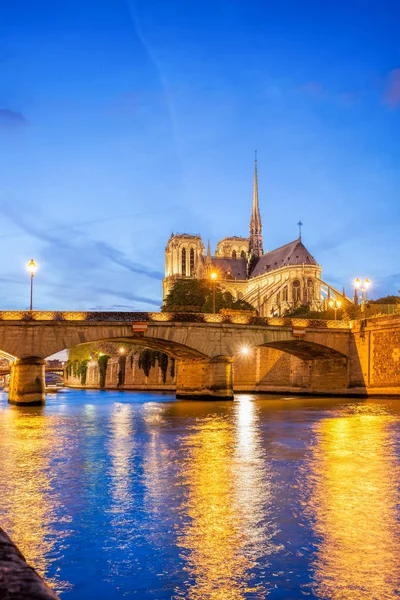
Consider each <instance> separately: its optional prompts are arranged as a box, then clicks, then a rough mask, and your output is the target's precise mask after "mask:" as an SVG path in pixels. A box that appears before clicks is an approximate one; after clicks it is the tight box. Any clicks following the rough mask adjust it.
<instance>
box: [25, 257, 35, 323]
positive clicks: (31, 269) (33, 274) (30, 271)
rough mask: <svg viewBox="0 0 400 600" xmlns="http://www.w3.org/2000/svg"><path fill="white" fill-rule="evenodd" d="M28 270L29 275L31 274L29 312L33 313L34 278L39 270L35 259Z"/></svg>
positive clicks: (29, 264) (31, 261)
mask: <svg viewBox="0 0 400 600" xmlns="http://www.w3.org/2000/svg"><path fill="white" fill-rule="evenodd" d="M27 269H28V271H29V273H30V274H31V302H30V305H29V310H30V311H32V299H33V278H34V276H35V273H36V269H37V265H36V263H35V261H34V260H33V258H31V260H30V262H29V263H28V266H27Z"/></svg>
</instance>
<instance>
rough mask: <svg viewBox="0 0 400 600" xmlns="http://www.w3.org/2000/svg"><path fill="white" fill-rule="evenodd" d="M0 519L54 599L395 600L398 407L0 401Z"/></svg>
mask: <svg viewBox="0 0 400 600" xmlns="http://www.w3.org/2000/svg"><path fill="white" fill-rule="evenodd" d="M0 465H1V474H0V525H1V526H2V527H3V529H5V530H6V531H7V533H9V535H10V536H11V537H12V538H13V540H14V541H15V542H16V543H17V544H18V546H19V547H20V549H21V550H22V552H23V553H24V555H25V556H26V558H27V559H28V561H29V562H31V563H32V564H33V565H34V566H35V567H36V568H37V570H38V571H39V572H40V573H41V574H42V575H43V576H44V577H45V578H46V580H47V581H48V582H49V583H50V585H52V586H53V588H54V589H55V590H56V591H57V592H58V593H59V594H60V595H61V598H63V599H65V600H87V599H91V598H96V599H97V600H103V599H104V600H106V599H107V600H114V599H117V598H118V599H120V598H139V599H142V598H143V599H147V598H149V599H150V598H152V599H156V600H164V599H181V598H184V599H189V600H203V599H204V600H206V599H212V600H240V599H247V598H248V599H262V598H266V597H268V598H271V599H274V598H276V599H292V598H303V597H304V598H327V599H343V600H351V599H360V598H365V599H368V600H371V599H377V600H378V599H379V600H382V599H385V600H387V599H390V598H398V597H399V594H400V591H399V590H400V535H399V532H400V528H399V507H400V503H399V466H400V401H396V400H394V401H390V400H383V399H382V400H368V401H367V400H360V401H353V400H351V401H349V400H344V399H326V398H325V399H322V398H312V399H311V398H302V399H295V398H284V397H282V398H281V397H276V396H272V397H271V396H269V397H268V396H253V395H238V396H237V397H236V399H235V401H234V402H186V401H176V400H175V399H174V397H173V396H171V395H163V394H151V393H135V392H113V391H102V392H100V391H78V390H65V391H62V392H60V393H58V394H54V395H50V396H48V402H47V405H46V406H45V407H44V408H29V409H28V408H25V409H24V408H18V407H11V406H9V405H8V404H7V399H6V397H5V395H4V394H3V396H2V398H1V401H0Z"/></svg>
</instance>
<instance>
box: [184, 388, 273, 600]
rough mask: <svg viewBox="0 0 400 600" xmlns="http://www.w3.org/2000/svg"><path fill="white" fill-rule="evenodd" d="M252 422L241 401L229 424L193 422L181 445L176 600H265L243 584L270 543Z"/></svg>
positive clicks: (264, 482) (263, 590)
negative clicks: (181, 583) (181, 580)
mask: <svg viewBox="0 0 400 600" xmlns="http://www.w3.org/2000/svg"><path fill="white" fill-rule="evenodd" d="M256 422H257V417H256V413H255V407H254V404H253V403H252V402H251V401H249V400H248V399H244V400H243V402H241V403H238V407H237V413H236V415H235V421H233V420H232V419H231V418H227V417H222V416H220V415H215V414H214V415H210V416H208V417H204V418H202V419H198V420H197V422H196V425H195V426H194V427H193V429H192V431H191V432H190V434H189V435H187V436H186V437H185V438H184V440H183V446H184V449H185V459H184V465H182V466H183V469H182V476H181V477H182V481H181V483H182V485H184V486H185V488H186V501H185V504H184V506H183V509H184V519H183V526H182V528H181V530H180V532H179V534H178V545H179V546H180V547H181V548H182V549H183V558H184V560H185V563H186V570H187V573H188V580H187V582H186V586H185V589H183V590H179V592H178V596H179V597H185V598H188V599H193V600H194V599H199V600H200V599H206V598H212V599H216V600H217V599H221V600H239V599H243V598H249V597H252V598H264V597H265V596H266V595H267V585H266V584H260V583H258V584H253V585H252V583H251V582H252V578H253V576H254V568H255V567H256V566H257V559H258V558H259V557H260V556H261V555H263V554H264V553H265V551H266V546H267V544H268V541H269V539H270V537H271V534H268V532H267V530H266V527H267V525H266V521H265V515H266V514H268V508H267V507H268V504H269V493H268V470H267V465H266V463H265V462H264V459H263V455H262V451H261V448H260V443H259V439H258V438H257V427H256ZM271 530H272V528H271ZM258 575H259V578H258V581H260V580H262V579H263V577H264V576H263V575H262V574H261V573H260V572H259V573H258Z"/></svg>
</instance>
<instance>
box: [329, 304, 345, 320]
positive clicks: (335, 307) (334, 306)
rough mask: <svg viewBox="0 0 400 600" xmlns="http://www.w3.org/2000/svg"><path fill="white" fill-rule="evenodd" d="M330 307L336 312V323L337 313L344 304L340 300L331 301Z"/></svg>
mask: <svg viewBox="0 0 400 600" xmlns="http://www.w3.org/2000/svg"><path fill="white" fill-rule="evenodd" d="M329 306H330V307H331V308H333V310H334V311H335V321H336V313H337V311H338V310H339V308H340V307H341V306H342V303H341V301H340V300H330V302H329Z"/></svg>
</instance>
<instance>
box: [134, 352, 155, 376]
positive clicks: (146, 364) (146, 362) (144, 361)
mask: <svg viewBox="0 0 400 600" xmlns="http://www.w3.org/2000/svg"><path fill="white" fill-rule="evenodd" d="M153 352H154V350H149V349H148V348H146V349H145V350H142V352H140V354H139V361H138V367H139V369H142V371H143V373H144V374H145V375H146V377H148V376H149V373H150V369H151V363H152V360H153V359H152V353H153Z"/></svg>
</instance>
